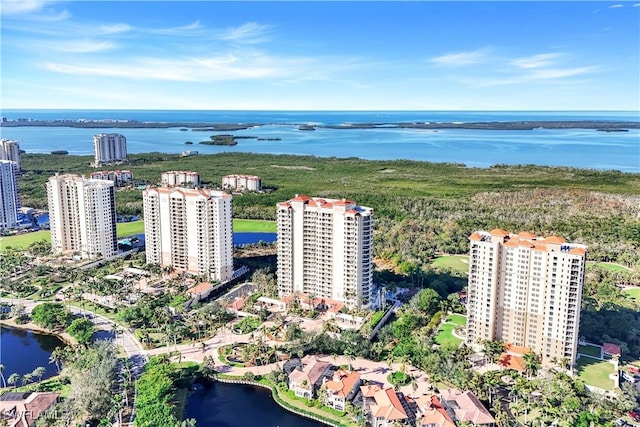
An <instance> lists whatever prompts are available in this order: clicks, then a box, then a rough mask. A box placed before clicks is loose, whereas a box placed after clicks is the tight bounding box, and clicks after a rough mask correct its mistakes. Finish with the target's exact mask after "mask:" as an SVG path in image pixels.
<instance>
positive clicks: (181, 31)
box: [137, 21, 202, 36]
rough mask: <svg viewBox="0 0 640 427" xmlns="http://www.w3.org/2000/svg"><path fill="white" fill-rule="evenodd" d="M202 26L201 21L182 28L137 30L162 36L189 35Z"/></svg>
mask: <svg viewBox="0 0 640 427" xmlns="http://www.w3.org/2000/svg"><path fill="white" fill-rule="evenodd" d="M201 28H202V26H201V25H200V21H195V22H192V23H191V24H188V25H183V26H181V27H168V28H137V30H139V31H141V32H146V33H151V34H161V35H170V36H175V35H185V34H187V33H190V32H192V31H193V30H199V29H201Z"/></svg>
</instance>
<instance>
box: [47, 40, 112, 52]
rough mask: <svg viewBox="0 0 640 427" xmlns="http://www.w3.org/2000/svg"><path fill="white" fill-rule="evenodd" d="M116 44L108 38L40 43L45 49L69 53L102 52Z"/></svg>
mask: <svg viewBox="0 0 640 427" xmlns="http://www.w3.org/2000/svg"><path fill="white" fill-rule="evenodd" d="M117 46H118V45H117V44H116V43H114V42H112V41H110V40H103V41H94V40H73V41H61V42H58V43H43V44H42V47H43V48H45V49H49V50H55V51H58V52H69V53H90V52H104V51H107V50H112V49H115V48H116V47H117Z"/></svg>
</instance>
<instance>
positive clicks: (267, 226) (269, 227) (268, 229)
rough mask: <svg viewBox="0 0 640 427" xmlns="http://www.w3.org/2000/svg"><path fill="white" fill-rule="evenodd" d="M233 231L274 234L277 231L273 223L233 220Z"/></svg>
mask: <svg viewBox="0 0 640 427" xmlns="http://www.w3.org/2000/svg"><path fill="white" fill-rule="evenodd" d="M233 231H234V232H236V233H276V232H277V231H278V230H277V228H276V222H275V221H260V220H254V219H234V220H233Z"/></svg>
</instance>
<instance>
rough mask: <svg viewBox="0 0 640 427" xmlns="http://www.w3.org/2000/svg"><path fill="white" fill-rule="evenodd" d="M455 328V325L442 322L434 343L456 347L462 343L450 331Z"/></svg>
mask: <svg viewBox="0 0 640 427" xmlns="http://www.w3.org/2000/svg"><path fill="white" fill-rule="evenodd" d="M455 328H456V325H454V324H451V323H443V324H442V325H441V326H440V329H439V330H438V335H436V337H435V341H436V344H438V345H441V346H444V347H454V346H455V347H457V346H459V345H460V344H461V343H462V340H461V339H460V338H456V337H454V336H453V333H452V331H453V330H454V329H455Z"/></svg>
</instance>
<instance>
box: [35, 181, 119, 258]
mask: <svg viewBox="0 0 640 427" xmlns="http://www.w3.org/2000/svg"><path fill="white" fill-rule="evenodd" d="M47 196H48V202H49V224H50V228H51V248H52V250H53V253H62V252H78V253H79V254H80V256H81V257H82V258H109V257H112V256H114V255H116V254H117V253H118V240H117V238H116V206H115V189H114V185H113V181H105V180H100V179H86V178H84V177H82V176H78V175H56V176H52V177H51V178H49V181H48V182H47Z"/></svg>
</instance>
